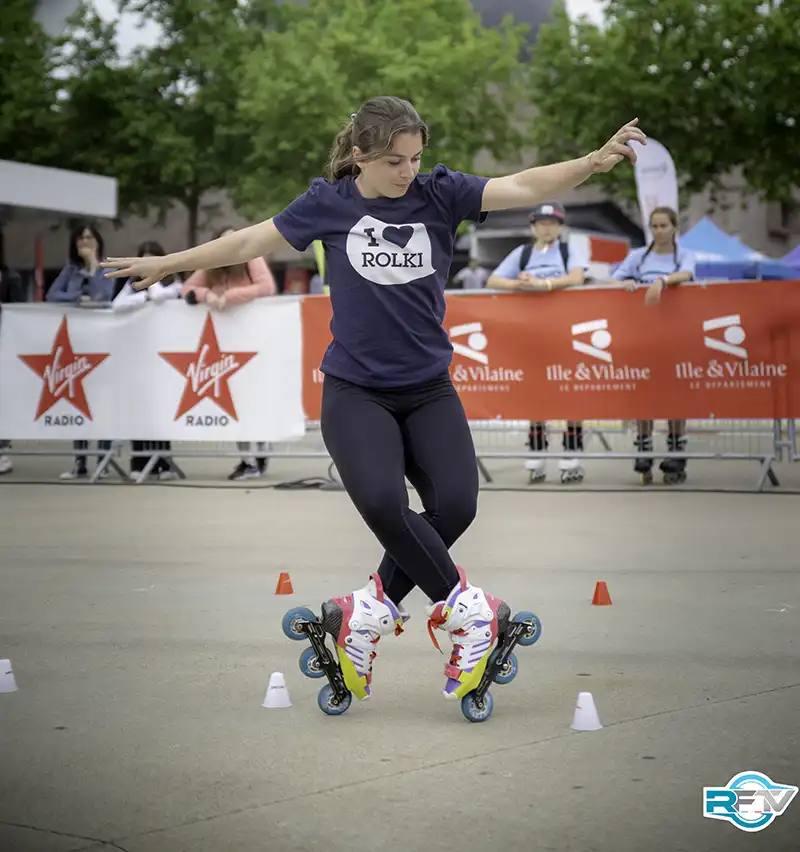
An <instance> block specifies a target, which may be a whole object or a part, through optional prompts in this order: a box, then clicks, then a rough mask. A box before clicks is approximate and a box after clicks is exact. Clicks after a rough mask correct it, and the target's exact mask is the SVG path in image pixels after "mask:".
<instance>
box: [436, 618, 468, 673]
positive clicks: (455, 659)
mask: <svg viewBox="0 0 800 852" xmlns="http://www.w3.org/2000/svg"><path fill="white" fill-rule="evenodd" d="M449 616H450V613H449V612H448V613H447V615H445V614H444V604H437V605H436V606H435V607H434V609H433V612H431V614H430V616H429V618H428V636H430V637H431V642H433V646H434V648H436V650H437V651H438V652H439V653H440V654H444V651H443V650H442V647H441V645H440V644H439V642H438V641H437V639H436V636H435V634H434V632H433V631H434V629H435V628H440V627H442V625H443V624H444V623H445V622H446V621H447V619H448V618H449ZM448 632H449V633H450V636H467V635H468V633H467V631H466V630H462V629H461V628H458V630H451V631H448ZM463 648H464V646H463V645H458V644H456V643H453V652H452V654H451V655H450V664H451V665H455V663H457V662H458V661H459V660H460V659H461V654H460V653H459V652H460V651H461V650H462V649H463Z"/></svg>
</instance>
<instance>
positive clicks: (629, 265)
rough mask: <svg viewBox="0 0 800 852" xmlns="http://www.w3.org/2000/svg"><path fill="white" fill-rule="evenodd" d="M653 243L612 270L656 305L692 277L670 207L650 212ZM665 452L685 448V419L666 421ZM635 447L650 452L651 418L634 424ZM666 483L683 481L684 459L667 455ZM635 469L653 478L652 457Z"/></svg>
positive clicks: (690, 262)
mask: <svg viewBox="0 0 800 852" xmlns="http://www.w3.org/2000/svg"><path fill="white" fill-rule="evenodd" d="M650 232H651V233H652V235H653V239H652V242H651V243H650V245H648V246H644V247H642V248H637V249H634V250H633V251H632V252H631V253H630V254H629V255H628V256H627V257H626V258H625V260H623V261H622V263H621V264H620V265H619V266H618V267H617V268H616V269H615V270H614V272H613V273H612V278H615V279H616V280H617V281H622V282H623V284H624V285H625V288H626V289H627V290H629V291H631V292H633V291H634V290H637V289H639V288H641V287H646V288H647V289H646V290H645V294H644V301H645V304H647V305H651V306H654V305H657V304H658V303H659V302H660V301H661V294H662V293H663V292H664V290H666V289H667V287H677V286H678V285H679V284H684V283H686V282H687V281H691V280H692V278H694V272H695V264H696V260H695V256H694V254H693V253H692V252H690V251H689V250H688V249H685V248H681V246H680V245H679V244H678V214H677V212H676V211H675V210H673V209H672V208H671V207H656V208H655V209H654V210H653V212H652V213H651V214H650ZM668 430H669V431H668V434H667V452H670V453H676V452H677V453H680V452H683V451H684V450H685V449H686V421H685V420H670V421H669V423H668ZM634 446H635V447H636V449H637V450H638V451H639V452H640V453H652V452H653V421H652V420H639V421H637V424H636V440H635V441H634ZM659 467H660V468H661V472H662V474H663V476H664V482H665V483H666V484H667V485H674V484H675V483H679V482H685V481H686V459H685V458H667V459H664V461H662V462H661V464H660V465H659ZM633 469H634V471H636V473H638V474H639V476H640V477H641V481H642V484H643V485H649V484H650V483H651V482H652V481H653V459H652V458H641V459H636V461H635V462H634V465H633Z"/></svg>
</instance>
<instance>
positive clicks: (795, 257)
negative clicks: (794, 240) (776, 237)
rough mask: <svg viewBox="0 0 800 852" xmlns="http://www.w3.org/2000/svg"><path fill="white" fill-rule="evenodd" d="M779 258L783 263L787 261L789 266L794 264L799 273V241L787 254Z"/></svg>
mask: <svg viewBox="0 0 800 852" xmlns="http://www.w3.org/2000/svg"><path fill="white" fill-rule="evenodd" d="M781 260H782V261H783V262H784V263H788V264H789V266H794V267H796V268H797V271H798V273H800V243H799V244H798V245H796V246H795V247H794V248H793V249H792V250H791V251H790V252H789V254H787V255H784V256H783V257H782V258H781Z"/></svg>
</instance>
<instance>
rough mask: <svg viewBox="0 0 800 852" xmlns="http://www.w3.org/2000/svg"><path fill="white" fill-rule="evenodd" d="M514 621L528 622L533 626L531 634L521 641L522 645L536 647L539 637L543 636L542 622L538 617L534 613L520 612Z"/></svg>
mask: <svg viewBox="0 0 800 852" xmlns="http://www.w3.org/2000/svg"><path fill="white" fill-rule="evenodd" d="M512 620H513V621H515V622H527V623H528V624H530V625H532V628H531V632H530V633H529V634H528V635H527V636H523V637H522V638H521V639H520V640H519V644H520V645H523V646H526V647H527V646H528V645H535V644H536V643H537V642H538V641H539V637H540V636H541V635H542V622H541V621H539V618H538V616H535V615H534V614H533V613H532V612H518V613H517V614H516V615H515V616H514V618H513V619H512Z"/></svg>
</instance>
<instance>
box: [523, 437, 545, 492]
mask: <svg viewBox="0 0 800 852" xmlns="http://www.w3.org/2000/svg"><path fill="white" fill-rule="evenodd" d="M528 447H529V448H530V449H531V450H532V451H533V452H535V453H541V452H544V451H546V450H547V447H548V443H547V432H546V431H545V424H544V423H531V425H530V429H529V430H528ZM525 470H527V471H528V481H529V482H530V484H531V485H535V484H536V483H537V482H544V481H545V478H546V477H547V474H546V472H545V469H544V459H542V458H539V459H526V460H525Z"/></svg>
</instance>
